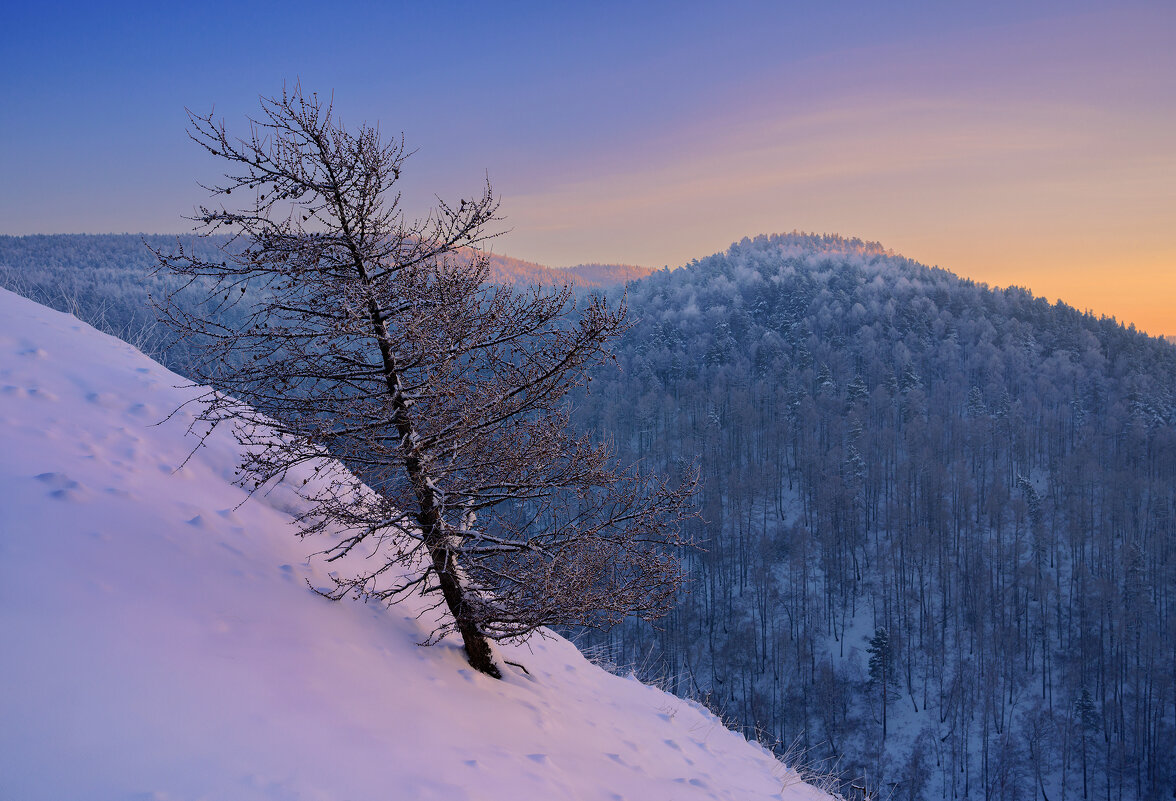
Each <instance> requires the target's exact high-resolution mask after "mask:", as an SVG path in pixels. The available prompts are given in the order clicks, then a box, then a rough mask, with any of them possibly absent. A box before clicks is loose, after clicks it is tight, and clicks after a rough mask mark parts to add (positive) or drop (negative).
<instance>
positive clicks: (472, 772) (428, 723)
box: [0, 290, 823, 801]
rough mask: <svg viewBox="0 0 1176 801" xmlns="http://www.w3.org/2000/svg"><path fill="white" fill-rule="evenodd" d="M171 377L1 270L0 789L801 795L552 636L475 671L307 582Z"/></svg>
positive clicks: (29, 795) (227, 439)
mask: <svg viewBox="0 0 1176 801" xmlns="http://www.w3.org/2000/svg"><path fill="white" fill-rule="evenodd" d="M183 385H184V380H183V379H182V378H180V377H178V376H176V375H174V374H172V373H170V372H168V371H167V370H165V369H164V368H163V367H161V366H159V365H157V364H155V363H154V362H152V361H150V360H149V359H148V358H147V357H145V356H143V355H142V354H141V353H139V352H138V351H136V350H134V349H133V348H131V347H130V346H129V345H127V344H125V343H123V342H121V341H119V340H117V339H114V338H111V337H108V336H106V335H104V334H100V333H98V332H96V331H94V330H93V329H91V328H90V327H88V326H86V325H84V324H82V323H80V322H78V321H77V320H76V319H74V318H73V317H71V316H68V315H63V314H60V313H58V312H54V311H51V310H49V309H46V308H44V307H41V306H38V305H36V304H34V303H32V302H30V301H28V300H25V299H23V298H20V297H18V296H16V295H13V294H11V293H8V292H4V291H2V290H0V637H2V638H3V639H2V645H0V797H2V798H5V799H9V798H11V799H21V801H36V800H37V799H45V801H50V800H51V799H52V800H53V801H56V800H57V799H102V800H103V801H108V800H110V801H113V800H115V799H118V800H120V801H121V800H123V799H126V800H128V801H129V800H130V799H136V800H141V801H146V800H147V799H159V800H160V801H163V800H164V799H166V800H168V801H178V800H179V799H185V800H186V799H241V800H242V801H250V800H251V799H303V800H310V799H324V800H328V799H329V801H344V799H351V801H365V800H366V799H401V798H403V799H565V798H566V799H613V800H619V799H633V800H636V799H682V800H683V801H685V799H709V798H721V799H740V800H741V801H742V800H744V799H748V800H749V799H768V798H787V799H795V800H796V801H801V799H805V798H814V799H815V798H818V797H823V795H822V794H821V793H819V792H818V791H817V790H815V789H814V788H812V787H809V786H807V785H804V784H802V783H800V782H799V780H798V777H797V776H796V774H795V773H793V772H792V771H790V770H788V769H786V768H785V767H784V766H783V765H781V764H780V763H779V762H777V761H776V760H775V759H774V758H773V757H772V756H771V754H769V753H768V752H766V751H765V750H763V749H762V748H760V747H759V746H757V745H754V744H751V743H748V742H747V741H746V740H744V739H743V738H742V737H741V736H740V735H738V734H736V733H733V732H731V731H728V730H727V729H725V728H723V726H722V725H721V724H720V722H719V721H718V720H717V719H716V718H714V717H713V716H712V715H711V714H709V713H708V712H707V711H705V710H704V709H701V708H700V707H698V706H697V705H694V704H692V703H690V702H687V701H683V700H681V699H678V698H675V697H674V696H671V695H667V694H665V693H663V692H661V691H659V690H656V689H654V688H651V687H648V686H645V685H643V684H640V683H639V682H637V681H635V680H632V679H626V678H621V677H617V676H614V675H611V674H609V673H607V672H605V671H603V670H601V669H599V668H598V667H596V666H594V665H593V664H591V663H590V662H588V661H586V660H585V659H584V658H583V657H582V656H581V655H580V653H579V652H578V651H576V649H575V648H574V647H573V646H572V645H571V644H570V643H568V642H567V641H566V640H564V639H562V638H560V637H557V636H548V637H545V638H536V639H532V640H531V641H530V642H529V643H527V644H524V645H518V646H505V647H504V648H503V655H504V656H505V658H506V659H509V660H511V661H513V662H518V663H520V664H522V665H525V666H526V667H527V669H528V670H529V675H528V674H526V673H524V672H523V671H520V670H517V669H515V668H509V670H510V671H511V672H510V673H509V674H508V675H507V676H506V678H505V680H503V681H495V680H493V679H490V678H487V677H485V676H483V675H480V674H477V673H475V672H474V671H473V670H471V669H470V668H469V667H468V665H466V663H465V660H464V658H463V655H462V653H461V651H460V649H459V648H458V646H457V645H455V644H453V643H450V642H446V643H442V644H441V645H439V646H435V647H429V648H425V647H419V646H418V645H417V643H418V642H420V641H422V640H423V639H425V637H426V636H427V635H428V633H429V631H430V630H431V624H430V620H429V615H430V614H432V613H431V612H429V611H428V610H427V604H425V603H424V602H409V603H405V604H401V605H398V606H395V607H392V608H387V609H386V608H383V607H374V606H365V605H362V604H356V603H332V602H330V601H327V600H325V599H323V598H321V597H319V596H317V595H315V594H314V593H312V592H311V591H310V590H309V589H308V587H307V585H306V580H307V579H309V580H310V581H311V582H312V583H316V584H317V585H319V586H323V585H325V584H326V583H327V578H326V573H325V570H326V568H325V567H324V566H322V565H321V564H319V563H317V562H316V561H314V560H312V559H308V554H310V553H312V552H313V551H315V550H318V548H317V547H316V544H315V543H314V542H311V541H302V540H299V539H298V538H297V537H296V536H295V528H294V526H293V525H292V524H291V513H292V512H296V510H297V508H298V503H299V499H298V497H297V495H296V494H295V493H294V492H293V491H292V490H291V489H289V488H287V487H283V486H278V487H277V488H275V490H274V491H272V492H270V493H269V494H267V495H264V496H261V495H259V496H255V497H254V498H252V499H250V500H248V501H247V502H245V503H242V501H245V494H244V492H243V491H242V490H240V489H238V488H236V487H235V486H233V484H232V477H233V470H234V468H235V466H236V464H237V461H238V446H237V444H236V443H235V441H234V440H233V439H232V437H231V436H229V435H228V434H227V432H217V434H216V435H214V436H213V437H211V438H210V439H209V440H208V442H207V446H206V447H203V448H200V449H199V450H198V451H197V452H196V453H195V455H193V456H192V458H191V459H187V457H188V456H189V454H190V453H191V451H192V447H193V444H194V441H193V439H192V438H191V437H190V436H187V435H186V431H187V428H188V425H189V422H190V419H191V418H190V416H188V415H186V414H185V413H183V412H181V413H179V414H176V415H174V416H172V417H171V418H170V419H166V420H165V418H167V417H168V415H169V413H171V412H172V411H173V410H174V409H176V408H177V407H178V406H179V405H180V404H181V403H182V402H183V401H184V400H185V399H187V398H189V397H191V396H192V395H193V394H195V391H194V390H193V389H191V388H188V389H184V388H182V387H183ZM161 421H163V422H161ZM186 459H187V461H186V462H185V460H186ZM319 547H321V546H319Z"/></svg>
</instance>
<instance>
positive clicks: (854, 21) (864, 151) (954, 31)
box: [0, 0, 1176, 334]
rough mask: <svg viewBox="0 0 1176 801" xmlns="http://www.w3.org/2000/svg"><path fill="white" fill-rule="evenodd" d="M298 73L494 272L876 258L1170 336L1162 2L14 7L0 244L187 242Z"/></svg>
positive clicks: (1174, 70)
mask: <svg viewBox="0 0 1176 801" xmlns="http://www.w3.org/2000/svg"><path fill="white" fill-rule="evenodd" d="M296 79H300V80H301V82H302V85H303V87H304V88H305V89H306V90H308V91H312V90H313V91H318V92H319V93H320V94H321V93H325V92H330V91H332V90H333V91H334V93H335V100H336V107H337V109H338V111H339V112H340V113H341V115H342V117H343V119H344V121H349V122H352V123H357V122H360V121H363V120H366V121H372V122H374V121H380V122H381V124H382V127H383V129H384V130H385V131H386V132H389V133H399V132H400V131H403V132H404V135H405V137H406V140H407V142H408V144H409V146H410V147H411V148H416V150H417V153H416V155H414V156H413V158H412V161H411V162H410V166H409V169H408V170H407V171H406V175H405V179H404V181H403V183H404V184H405V193H406V197H407V199H408V200H409V201H410V208H411V209H412V210H413V211H414V212H415V213H422V212H424V211H427V209H428V207H429V205H430V204H431V202H432V199H433V195H434V194H436V195H439V196H441V197H445V198H451V197H456V196H459V195H462V194H470V193H473V192H476V191H477V190H478V188H479V185H480V184H481V182H482V181H483V180H484V179H485V177H486V176H487V175H488V176H489V178H490V180H491V182H492V183H493V185H494V187H495V190H496V191H497V192H498V194H499V195H500V196H501V197H502V199H503V206H502V210H503V212H504V214H505V215H506V217H507V219H506V221H505V222H504V227H507V228H509V229H510V230H509V232H508V233H507V234H506V235H505V236H504V237H503V238H502V239H500V240H499V241H498V242H497V243H496V244H495V246H494V249H495V250H496V251H497V252H500V253H504V254H507V255H511V256H516V257H519V258H525V259H530V260H533V261H539V262H542V263H546V264H552V265H567V264H575V263H579V262H589V261H600V262H627V263H636V264H644V265H648V266H653V267H660V266H663V265H669V266H677V265H679V264H682V263H684V262H687V261H689V260H690V259H692V258H698V257H703V256H706V255H709V254H710V253H713V252H715V251H718V250H722V249H724V248H726V247H727V246H728V245H729V244H730V243H731V242H732V241H734V240H737V239H740V238H742V237H743V236H753V235H755V234H758V233H774V232H783V231H790V230H793V229H800V230H807V231H815V232H818V233H822V232H827V233H834V232H835V233H841V234H844V235H847V236H860V237H862V238H863V239H870V240H877V241H880V242H882V243H883V244H884V245H886V246H887V247H890V248H892V249H894V250H896V251H898V252H900V253H903V254H904V255H907V256H909V257H911V258H914V259H917V260H918V261H921V262H924V263H927V264H938V265H939V266H941V267H945V268H947V269H949V270H952V271H953V272H957V273H960V274H962V275H966V276H968V277H971V278H974V279H976V280H979V281H985V282H988V283H990V284H996V285H1001V286H1004V285H1008V284H1017V285H1020V286H1026V287H1029V288H1030V289H1032V290H1033V291H1034V292H1036V293H1037V294H1042V295H1045V296H1047V297H1049V298H1050V299H1051V300H1053V299H1056V298H1059V297H1060V298H1061V299H1063V300H1065V301H1066V302H1068V303H1070V304H1072V305H1075V306H1077V307H1079V308H1082V309H1091V310H1093V311H1096V312H1098V313H1100V314H1107V315H1114V316H1115V317H1117V318H1118V319H1119V320H1122V321H1124V322H1133V323H1134V324H1135V325H1136V326H1137V327H1139V328H1141V329H1143V330H1145V331H1148V332H1149V333H1152V334H1176V2H1172V0H1151V1H1150V2H1114V3H1108V2H1098V3H1096V2H1083V1H1082V0H1069V1H1068V2H1025V0H1020V1H1019V2H1005V1H1004V0H986V1H985V2H971V3H954V2H951V3H948V2H941V1H939V0H937V1H936V2H905V3H894V2H891V3H880V2H877V0H872V1H871V2H851V3H833V2H829V3H814V2H806V3H786V2H775V3H768V2H764V3H737V2H736V3H725V4H722V7H721V8H720V5H719V4H718V3H714V4H710V3H707V4H704V3H685V2H675V3H637V2H631V3H623V2H594V3H584V4H572V3H552V2H543V3H476V4H475V3H457V2H444V1H443V0H442V1H438V2H427V3H426V2H412V3H400V2H383V3H375V2H373V3H368V4H362V3H347V2H322V1H321V0H320V2H297V1H294V0H288V1H286V2H281V3H246V2H238V3H222V2H200V3H184V4H173V3H166V2H159V0H155V2H151V3H141V4H140V3H118V2H112V3H107V4H94V3H86V4H82V3H64V4H54V3H39V4H36V5H34V4H19V5H18V4H16V3H10V4H8V6H7V7H6V9H5V11H4V14H3V19H2V20H0V88H2V89H3V98H4V102H3V103H0V178H2V181H3V185H4V191H3V192H2V193H0V233H11V234H25V233H57V232H82V231H85V232H123V231H131V232H138V231H148V232H165V231H181V230H187V228H188V224H187V223H186V222H185V221H184V220H182V219H181V217H182V215H184V214H188V213H190V212H191V209H192V207H193V206H194V205H195V204H196V203H198V202H200V201H201V200H202V199H203V193H202V191H201V190H200V189H199V188H198V187H197V186H196V182H197V181H198V180H209V179H211V178H213V177H215V175H216V174H218V173H217V165H216V164H215V162H212V161H211V160H210V159H209V158H207V157H206V156H205V155H204V154H203V152H202V151H200V150H199V149H197V148H196V146H195V145H193V144H191V143H190V142H189V141H188V140H187V138H186V135H185V125H186V117H185V115H184V107H185V106H187V107H190V108H192V109H193V110H196V111H200V112H204V111H207V110H208V109H210V108H211V107H213V106H214V104H215V108H216V111H217V113H218V114H223V115H224V116H225V118H226V121H227V123H228V124H229V127H230V130H232V128H233V127H234V126H236V127H237V128H238V129H241V128H242V126H241V125H240V123H241V122H242V121H243V119H244V115H245V114H248V113H252V112H253V111H254V110H255V109H256V108H257V96H258V95H259V94H275V93H278V92H280V91H281V88H282V85H283V82H290V83H292V82H293V81H294V80H296Z"/></svg>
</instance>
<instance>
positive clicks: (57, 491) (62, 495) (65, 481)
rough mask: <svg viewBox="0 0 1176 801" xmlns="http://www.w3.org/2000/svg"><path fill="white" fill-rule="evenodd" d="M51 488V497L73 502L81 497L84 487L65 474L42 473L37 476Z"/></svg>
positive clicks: (38, 479)
mask: <svg viewBox="0 0 1176 801" xmlns="http://www.w3.org/2000/svg"><path fill="white" fill-rule="evenodd" d="M35 478H36V479H37V481H40V482H42V483H44V484H47V485H48V486H49V497H51V498H57V499H58V500H63V501H72V500H76V499H78V498H80V497H81V492H82V490H83V487H82V485H81V484H79V483H78V482H76V481H74V480H73V479H72V478H70V477H69V476H67V475H66V474H65V473H41V474H40V475H37V476H35Z"/></svg>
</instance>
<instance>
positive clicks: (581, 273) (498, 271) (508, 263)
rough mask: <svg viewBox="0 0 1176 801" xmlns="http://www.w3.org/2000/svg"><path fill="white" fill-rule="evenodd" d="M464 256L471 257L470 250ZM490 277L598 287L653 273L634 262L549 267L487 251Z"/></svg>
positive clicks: (499, 281) (500, 280)
mask: <svg viewBox="0 0 1176 801" xmlns="http://www.w3.org/2000/svg"><path fill="white" fill-rule="evenodd" d="M464 255H467V256H472V255H473V254H472V253H470V252H469V251H465V252H464ZM486 257H487V260H488V261H489V263H490V280H491V281H492V282H493V283H496V284H516V285H526V284H541V285H543V286H560V285H562V284H564V283H570V284H573V285H575V286H577V287H580V288H581V289H599V288H605V287H610V286H617V285H619V284H627V283H628V282H629V281H636V280H638V279H640V278H644V277H645V276H647V275H649V274H650V273H652V272H653V270H652V268H649V267H638V266H637V265H634V264H577V265H575V266H573V267H548V266H546V265H543V264H539V263H537V262H533V261H526V260H524V259H515V258H512V257H510V256H503V255H499V254H497V253H487V254H486Z"/></svg>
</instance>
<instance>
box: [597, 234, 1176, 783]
mask: <svg viewBox="0 0 1176 801" xmlns="http://www.w3.org/2000/svg"><path fill="white" fill-rule="evenodd" d="M628 300H629V304H630V306H631V309H632V311H633V315H634V316H635V317H637V318H639V319H640V321H641V322H640V323H639V324H638V325H637V326H636V327H635V328H634V329H633V330H631V331H630V332H629V334H628V335H627V336H626V338H625V340H624V341H623V344H622V347H621V349H620V350H619V353H618V358H619V362H620V370H616V371H613V372H611V373H608V374H605V375H601V376H598V377H597V380H595V381H594V382H593V383H592V385H591V393H590V394H589V395H586V396H584V397H582V398H581V399H580V400H579V407H580V408H579V412H580V413H579V421H580V422H581V424H583V425H586V426H593V427H596V428H599V429H600V430H602V431H607V432H610V433H611V434H612V435H613V436H615V437H616V438H617V441H618V443H619V444H620V446H621V447H622V449H624V450H625V451H627V453H628V454H629V455H630V456H631V457H635V458H641V459H644V460H648V461H651V462H653V464H654V466H656V467H658V468H660V469H663V470H673V469H675V468H676V467H677V466H679V465H680V464H681V463H682V462H690V461H697V462H698V464H699V465H700V467H701V468H702V474H703V478H704V488H703V491H702V493H703V494H702V507H703V508H702V514H703V518H704V520H705V522H704V523H703V524H701V525H700V526H699V529H698V531H697V539H698V542H699V545H700V548H699V549H698V550H696V551H695V552H693V553H691V554H690V555H689V557H688V559H689V562H690V569H691V573H692V575H693V578H694V580H693V582H692V586H691V588H690V590H689V591H688V592H686V593H684V594H683V595H682V596H681V600H680V604H679V605H678V607H677V608H676V610H675V612H674V613H673V615H672V617H671V618H670V619H669V620H668V621H666V622H665V625H664V626H663V627H662V630H660V631H654V630H651V629H648V628H646V627H640V626H629V627H626V628H624V629H623V630H615V631H613V632H612V633H610V634H608V635H605V636H603V637H600V638H598V642H599V643H603V644H605V645H607V646H608V647H610V648H611V650H612V652H613V653H614V658H616V659H617V660H619V661H622V662H632V663H635V664H638V665H641V666H643V668H644V669H645V670H647V671H648V672H650V673H651V674H652V673H661V674H664V675H665V676H667V677H669V678H670V679H671V681H672V682H673V683H674V685H675V686H676V688H677V690H678V691H679V692H682V693H686V694H697V695H702V696H705V697H708V698H709V699H710V702H711V703H712V704H714V705H715V706H717V707H718V708H720V709H722V710H723V711H724V713H726V714H727V715H729V716H732V717H734V718H735V719H737V720H739V721H740V722H741V723H742V724H743V725H745V726H747V727H749V728H754V729H756V730H759V731H761V732H762V733H763V735H764V736H766V738H767V739H769V740H771V741H778V742H780V743H782V744H783V745H784V746H787V745H789V744H791V743H793V742H798V743H799V744H800V746H801V747H803V748H804V749H807V754H808V757H809V758H810V759H828V762H827V764H828V765H830V766H833V765H835V766H836V767H837V770H838V771H839V772H840V773H841V774H842V775H843V776H844V777H846V778H847V779H853V778H865V779H866V781H867V783H868V784H869V785H872V786H874V787H876V788H879V789H881V790H882V791H883V792H884V794H886V795H891V796H892V797H896V798H911V799H915V798H962V797H968V798H999V799H1031V798H1033V797H1035V796H1036V795H1037V794H1039V793H1041V794H1043V795H1044V797H1047V798H1049V799H1053V800H1054V801H1056V800H1057V799H1074V798H1106V799H1123V798H1141V799H1142V798H1160V797H1166V796H1167V795H1169V794H1170V792H1171V788H1172V782H1173V780H1174V778H1176V775H1174V772H1176V758H1174V755H1176V737H1174V730H1173V725H1174V723H1176V348H1174V347H1173V346H1171V345H1170V344H1168V343H1166V342H1164V341H1162V340H1160V339H1156V338H1150V337H1147V336H1145V335H1143V334H1140V333H1136V332H1134V331H1131V330H1128V329H1125V328H1124V327H1122V326H1120V325H1118V324H1116V323H1115V322H1114V321H1113V320H1107V319H1097V318H1095V317H1093V316H1090V315H1084V314H1082V313H1080V312H1078V311H1076V310H1074V309H1072V308H1069V307H1067V306H1064V305H1060V304H1059V305H1052V304H1050V303H1048V302H1047V301H1045V300H1043V299H1040V298H1034V297H1033V296H1031V295H1030V294H1029V293H1028V292H1026V291H1023V290H1021V289H1016V288H1012V289H1007V290H991V289H989V288H987V287H985V286H982V285H977V284H975V283H972V282H970V281H967V280H962V279H960V278H958V277H956V276H954V275H952V274H950V273H948V272H946V271H943V270H938V269H931V268H927V267H924V266H921V265H918V264H915V263H913V262H911V261H909V260H907V259H904V258H901V257H899V256H895V255H893V254H891V253H889V252H887V251H885V250H883V249H882V248H881V247H880V246H878V245H875V244H871V243H863V242H861V241H860V240H846V239H841V238H838V237H818V236H811V235H797V234H792V235H785V236H773V237H763V236H761V237H757V238H756V239H754V240H749V239H744V240H743V241H742V242H740V243H738V244H736V245H733V246H732V247H731V248H730V249H729V250H728V251H727V252H726V253H722V254H718V255H715V256H712V257H710V258H707V259H703V260H701V261H696V262H693V263H691V264H690V265H688V266H686V267H685V268H684V269H680V270H676V271H673V272H665V271H663V272H659V273H656V274H654V275H653V276H652V277H650V278H648V279H646V280H644V281H641V282H637V283H633V284H630V286H629V288H628ZM871 645H873V646H874V650H875V651H877V650H878V649H879V647H881V649H882V651H883V654H882V656H883V660H882V662H884V663H886V664H889V665H891V666H892V667H891V669H890V670H889V671H888V672H887V673H886V675H885V676H883V675H882V673H883V671H881V670H880V669H879V668H880V664H879V660H877V659H874V660H873V663H872V662H871V657H872V656H873V654H871V653H870V652H869V650H870V648H871ZM872 664H873V667H874V669H873V670H871V666H872ZM880 685H881V686H880ZM887 685H888V686H887ZM884 707H885V708H884ZM884 721H885V722H884ZM884 731H885V737H884V736H883V735H884Z"/></svg>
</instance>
